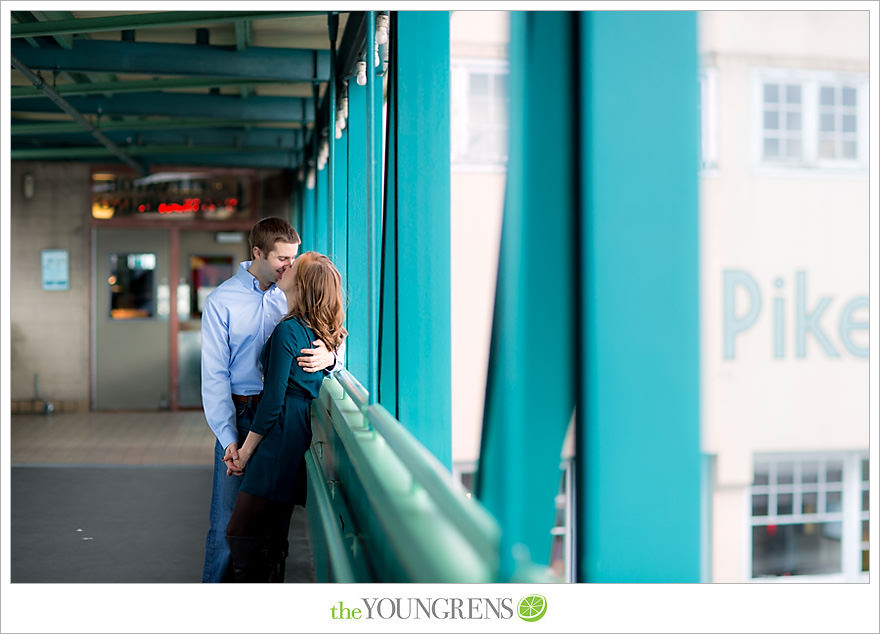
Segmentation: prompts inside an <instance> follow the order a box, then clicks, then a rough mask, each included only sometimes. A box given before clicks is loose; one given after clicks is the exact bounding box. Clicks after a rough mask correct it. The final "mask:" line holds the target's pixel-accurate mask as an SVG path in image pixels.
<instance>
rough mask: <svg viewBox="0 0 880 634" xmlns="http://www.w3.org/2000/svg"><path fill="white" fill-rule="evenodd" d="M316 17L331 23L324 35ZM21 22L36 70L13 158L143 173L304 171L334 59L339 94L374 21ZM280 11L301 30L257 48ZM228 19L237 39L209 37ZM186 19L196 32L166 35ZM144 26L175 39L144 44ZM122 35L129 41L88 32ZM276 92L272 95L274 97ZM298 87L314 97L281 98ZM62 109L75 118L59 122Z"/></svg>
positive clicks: (58, 18)
mask: <svg viewBox="0 0 880 634" xmlns="http://www.w3.org/2000/svg"><path fill="white" fill-rule="evenodd" d="M314 16H326V18H327V20H326V21H325V22H324V25H323V26H322V28H321V33H320V34H318V33H317V30H316V29H315V28H314V24H315V20H314ZM342 16H344V17H345V18H347V19H346V20H345V25H344V30H343V33H342V34H341V37H340V38H339V40H338V49H337V51H336V55H335V56H333V55H331V52H330V51H329V50H327V49H328V48H329V47H330V39H329V35H330V34H329V32H328V27H329V25H331V24H333V22H334V21H337V20H339V18H340V17H342ZM304 17H310V18H312V20H310V21H309V26H308V28H299V26H298V25H297V20H296V19H297V18H304ZM12 18H13V22H14V24H12V25H11V33H12V38H13V42H12V47H11V57H13V58H15V59H16V61H17V62H18V65H17V66H16V69H17V70H19V71H20V72H22V73H23V74H24V75H25V76H28V73H27V72H25V71H24V70H23V69H29V70H30V71H31V73H32V76H31V77H30V81H31V83H32V85H30V86H28V85H20V84H21V82H20V81H18V82H16V83H17V84H19V85H15V86H13V87H12V90H11V96H12V100H11V105H12V127H11V130H12V158H13V159H14V160H85V161H96V160H100V161H102V162H107V160H113V159H114V157H115V158H116V159H118V160H120V161H123V162H128V163H129V164H131V163H135V164H136V165H138V166H139V167H141V168H142V169H148V168H149V165H151V164H160V163H161V164H168V163H178V164H189V165H197V164H204V165H228V166H235V167H248V166H252V167H278V168H297V167H299V165H300V161H302V160H303V159H304V158H306V157H312V156H314V148H315V147H316V139H315V135H314V133H313V131H314V129H315V110H316V108H315V104H316V103H318V104H319V110H320V112H321V116H320V117H319V124H318V127H317V129H318V130H319V132H320V131H323V132H324V138H326V130H327V122H328V120H330V119H329V116H328V110H329V104H328V94H327V93H328V92H329V91H328V90H327V83H328V81H329V79H330V77H331V72H330V70H331V69H330V64H331V58H332V57H335V61H336V73H335V74H334V76H335V80H336V93H337V94H339V91H340V89H341V87H342V83H343V81H344V80H345V79H347V78H348V77H350V76H352V75H353V69H354V66H355V63H356V61H357V59H358V58H359V57H362V55H363V51H364V41H365V27H364V25H365V22H366V19H365V13H364V12H354V13H350V14H337V13H335V12H332V13H328V12H319V11H287V12H253V11H222V12H216V11H172V12H154V13H120V14H117V15H111V16H101V17H82V16H80V17H77V16H75V15H74V14H73V13H70V12H63V11H44V12H38V11H16V12H13V15H12ZM282 18H283V19H284V20H283V23H279V28H280V30H281V32H289V33H290V34H291V41H290V43H289V46H287V47H283V48H282V47H270V46H253V43H254V40H255V27H259V26H262V25H264V24H265V21H267V20H280V19H282ZM258 23H259V24H258ZM300 23H301V21H300ZM222 24H226V25H230V26H231V27H232V29H233V31H234V32H233V35H234V43H233V44H231V45H228V46H219V45H214V44H210V43H209V39H210V31H209V29H210V27H212V26H216V25H222ZM292 25H297V27H296V29H293V28H291V26H292ZM181 26H183V27H191V28H189V29H186V30H184V31H183V33H188V35H184V36H182V35H181V30H180V29H176V30H175V31H174V32H173V34H172V32H171V31H168V30H167V29H169V27H181ZM273 26H274V25H273ZM227 28H228V27H227ZM145 29H151V30H155V29H160V30H161V29H166V32H165V33H164V34H163V35H164V37H162V38H159V39H163V40H171V41H170V42H168V41H163V42H145V41H138V39H139V37H138V33H140V32H141V31H144V30H145ZM193 29H195V32H193ZM309 29H311V31H309ZM116 31H118V32H119V40H107V39H91V38H90V37H89V35H88V34H89V33H97V32H116ZM152 34H154V33H152V32H151V35H152ZM298 34H305V35H304V36H306V37H309V42H310V43H311V46H314V42H315V41H316V40H315V37H316V36H320V37H322V38H325V39H326V41H327V48H324V49H321V48H304V47H301V46H298V45H297V39H298V37H300V35H298ZM103 37H105V38H106V37H107V36H106V35H104V36H103ZM141 37H144V38H146V35H145V34H142V35H141ZM184 37H185V38H186V41H183V39H184ZM145 76H146V77H145ZM303 84H305V86H303V87H302V88H299V89H294V90H291V86H292V85H303ZM307 86H312V87H313V88H312V89H309V88H308V87H307ZM267 88H268V89H270V90H271V91H272V94H270V95H267V94H265V91H266V89H267ZM221 89H225V91H224V94H220V90H221ZM229 91H233V92H232V93H231V94H227V93H229ZM290 92H295V93H296V94H299V95H309V94H310V93H311V96H310V97H304V96H277V95H279V93H280V94H288V93H290ZM321 94H323V97H322V98H321V99H319V95H321ZM59 100H60V101H63V102H64V103H65V104H66V105H65V106H61V105H60V103H59ZM59 108H61V109H62V110H63V111H64V112H66V113H67V114H68V115H69V116H70V117H71V119H72V121H69V122H68V121H63V120H59V118H58V115H59ZM74 113H75V114H74ZM318 138H319V139H320V138H321V135H320V134H319V135H318ZM310 148H311V149H310ZM132 157H136V158H132Z"/></svg>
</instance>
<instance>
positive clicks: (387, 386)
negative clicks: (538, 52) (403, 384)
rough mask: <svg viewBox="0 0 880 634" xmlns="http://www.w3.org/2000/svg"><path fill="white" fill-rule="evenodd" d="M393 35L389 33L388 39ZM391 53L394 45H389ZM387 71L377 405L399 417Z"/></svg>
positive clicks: (393, 143)
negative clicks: (379, 404)
mask: <svg viewBox="0 0 880 634" xmlns="http://www.w3.org/2000/svg"><path fill="white" fill-rule="evenodd" d="M394 38H395V33H394V31H393V30H392V32H391V40H392V42H393V41H394ZM391 46H392V50H393V48H394V45H393V44H391ZM390 68H391V69H390V70H389V71H388V72H387V74H386V77H387V79H388V87H387V95H388V97H387V98H388V106H387V121H386V125H385V129H386V130H387V132H386V138H385V178H384V179H383V182H384V184H385V196H384V200H385V203H384V206H383V209H382V262H381V271H382V272H381V277H380V282H379V403H381V404H382V406H383V407H384V408H385V409H386V410H388V412H390V413H391V415H392V416H394V417H395V418H398V416H399V412H398V410H399V408H398V402H397V376H398V372H399V370H400V358H399V356H398V340H397V338H398V332H397V302H398V298H397V187H396V186H397V88H395V84H396V83H397V73H396V71H394V70H393V69H394V64H393V63H392V64H391V67H390Z"/></svg>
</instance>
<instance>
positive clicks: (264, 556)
mask: <svg viewBox="0 0 880 634" xmlns="http://www.w3.org/2000/svg"><path fill="white" fill-rule="evenodd" d="M226 541H227V543H228V544H229V550H230V552H231V553H232V574H233V577H234V578H235V581H236V583H266V582H268V581H269V580H270V579H269V577H270V575H271V574H272V572H273V568H274V561H275V559H277V557H275V556H273V550H274V548H273V547H272V541H271V540H270V539H268V538H266V537H233V536H231V535H227V536H226Z"/></svg>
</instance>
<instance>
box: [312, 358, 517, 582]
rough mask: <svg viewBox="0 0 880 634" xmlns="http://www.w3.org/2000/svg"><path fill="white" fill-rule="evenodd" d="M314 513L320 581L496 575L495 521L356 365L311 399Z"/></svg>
mask: <svg viewBox="0 0 880 634" xmlns="http://www.w3.org/2000/svg"><path fill="white" fill-rule="evenodd" d="M312 431H313V442H312V447H311V449H310V451H309V452H308V453H307V456H306V463H307V466H308V471H309V473H308V480H309V498H308V502H307V506H306V508H307V512H308V517H309V526H310V537H311V541H312V550H313V556H314V559H315V571H316V577H317V580H318V581H338V582H349V581H353V580H354V581H364V582H421V583H439V582H463V583H474V582H476V583H485V582H492V581H497V580H498V553H499V551H498V547H499V543H500V529H499V527H498V524H497V522H496V521H495V519H494V518H493V517H492V516H491V515H489V513H488V512H487V511H486V510H485V509H484V508H483V507H482V506H481V505H480V504H479V503H478V502H477V501H476V500H474V499H472V498H471V497H469V495H468V494H467V492H466V491H465V489H464V487H463V486H462V485H461V484H460V483H459V482H457V481H456V480H455V479H454V478H453V476H452V474H451V473H450V472H449V471H448V470H446V468H445V467H444V466H443V465H442V464H441V463H440V462H439V461H438V460H437V458H436V457H434V455H433V454H431V453H430V452H429V451H428V450H427V449H426V448H425V447H424V446H423V445H422V444H421V443H419V442H418V441H417V440H416V439H415V438H414V437H413V436H412V434H410V433H409V432H408V431H407V430H406V429H405V428H404V427H403V425H401V423H400V422H398V421H397V420H396V419H395V418H394V417H393V416H391V414H389V413H388V411H387V410H386V409H385V408H384V407H383V406H382V405H379V404H372V405H371V404H369V395H368V393H367V391H366V390H365V389H364V388H363V386H362V385H361V384H360V383H359V382H358V381H357V379H355V378H354V377H353V376H352V375H351V374H350V373H349V372H347V371H345V370H342V371H340V372H338V373H337V374H336V375H335V378H327V379H325V380H324V385H323V386H322V388H321V393H320V395H319V396H318V398H317V399H316V400H315V401H314V402H313V405H312Z"/></svg>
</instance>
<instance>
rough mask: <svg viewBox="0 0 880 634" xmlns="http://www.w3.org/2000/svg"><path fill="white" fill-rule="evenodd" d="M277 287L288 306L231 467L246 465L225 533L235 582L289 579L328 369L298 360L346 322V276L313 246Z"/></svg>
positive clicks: (332, 339) (331, 346)
mask: <svg viewBox="0 0 880 634" xmlns="http://www.w3.org/2000/svg"><path fill="white" fill-rule="evenodd" d="M277 284H278V288H280V289H281V290H282V291H284V294H285V295H286V296H287V305H288V307H289V309H290V312H289V313H288V314H287V316H286V317H285V318H284V319H283V320H282V321H281V322H279V324H278V325H277V326H276V327H275V330H274V332H273V333H272V336H271V337H269V340H268V341H267V342H266V347H265V349H264V350H263V368H264V372H265V375H264V377H263V395H262V398H261V399H260V403H259V405H258V406H257V411H256V414H255V416H254V420H253V423H252V425H251V428H250V431H249V432H248V435H247V437H246V438H245V441H244V443H243V444H242V446H241V448H240V449H239V450H238V456H239V459H238V460H237V461H234V462H232V463H231V464H230V471H231V472H238V471H241V470H244V478H243V479H242V483H241V489H239V493H238V497H237V498H236V500H235V507H234V508H233V510H232V517H231V518H230V520H229V524H228V525H227V527H226V539H227V541H228V542H229V548H230V550H231V551H232V568H233V573H234V576H235V581H257V582H261V581H262V582H265V581H283V580H284V560H285V559H286V557H287V546H288V544H287V532H288V530H289V527H290V518H291V514H292V513H293V506H294V502H295V501H296V499H297V492H298V491H300V492H301V491H304V490H305V468H304V466H305V464H304V456H305V452H306V451H307V450H308V448H309V445H310V443H311V440H312V429H311V416H310V412H309V407H310V405H311V402H312V399H314V398H315V397H317V396H318V391H319V390H320V388H321V381H322V380H323V373H321V372H317V373H311V374H310V373H307V372H305V371H304V370H303V369H302V368H300V367H299V364H297V362H296V357H297V356H300V350H301V349H303V348H310V347H312V342H313V341H315V340H316V339H320V340H321V341H323V342H324V344H325V345H326V346H327V349H328V350H332V351H334V352H335V351H336V350H338V348H339V344H340V343H342V340H343V339H344V338H345V336H346V335H347V334H348V333H347V331H346V330H345V328H343V326H342V322H343V320H344V319H345V312H344V311H343V307H342V280H341V277H340V275H339V271H337V270H336V267H335V266H333V263H332V262H331V261H330V259H329V258H327V256H325V255H321V254H320V253H316V252H314V251H308V252H306V253H303V254H302V255H300V256H299V257H298V258H296V259H295V260H294V262H293V264H292V265H291V267H290V268H289V269H287V270H286V271H285V272H284V274H283V276H282V277H281V280H279V281H278V283H277Z"/></svg>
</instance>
